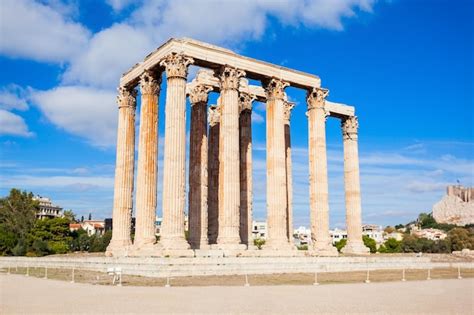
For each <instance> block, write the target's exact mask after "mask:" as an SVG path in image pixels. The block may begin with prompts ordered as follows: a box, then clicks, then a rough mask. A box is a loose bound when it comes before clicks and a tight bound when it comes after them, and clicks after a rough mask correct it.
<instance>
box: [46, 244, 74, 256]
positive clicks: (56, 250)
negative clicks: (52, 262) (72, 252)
mask: <svg viewBox="0 0 474 315" xmlns="http://www.w3.org/2000/svg"><path fill="white" fill-rule="evenodd" d="M48 249H49V251H50V252H51V253H52V254H65V253H67V252H68V251H69V246H68V244H67V243H66V242H64V241H51V242H48Z"/></svg>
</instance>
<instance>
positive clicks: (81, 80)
mask: <svg viewBox="0 0 474 315" xmlns="http://www.w3.org/2000/svg"><path fill="white" fill-rule="evenodd" d="M152 49H153V44H152V41H151V40H150V38H149V37H148V36H147V35H146V34H145V33H144V32H142V31H139V30H137V29H135V28H133V27H131V26H129V25H127V24H115V25H113V26H112V27H110V28H108V29H105V30H103V31H101V32H99V33H96V34H94V37H93V38H92V39H91V41H90V42H89V45H88V47H87V49H86V50H85V51H83V52H82V53H81V54H80V55H78V56H77V57H76V58H74V59H73V60H72V63H71V66H70V67H69V68H68V69H67V71H66V72H65V74H64V76H63V79H64V82H65V83H74V84H86V85H92V86H95V87H116V86H118V83H119V79H120V76H121V75H122V73H124V72H125V71H126V70H128V68H129V67H130V66H132V65H133V64H135V63H137V62H139V61H141V60H142V59H143V58H144V57H145V55H146V54H147V53H148V52H150V51H151V50H152Z"/></svg>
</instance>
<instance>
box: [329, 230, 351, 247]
mask: <svg viewBox="0 0 474 315" xmlns="http://www.w3.org/2000/svg"><path fill="white" fill-rule="evenodd" d="M329 235H331V239H332V243H333V244H335V243H336V242H339V241H340V240H342V239H344V238H347V231H346V230H341V229H338V228H335V229H334V230H330V231H329Z"/></svg>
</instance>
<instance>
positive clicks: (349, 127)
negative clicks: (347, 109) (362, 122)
mask: <svg viewBox="0 0 474 315" xmlns="http://www.w3.org/2000/svg"><path fill="white" fill-rule="evenodd" d="M341 127H342V136H343V137H344V139H345V140H347V139H353V140H355V139H357V130H358V129H359V121H358V119H357V116H350V117H347V118H346V119H344V120H342V122H341Z"/></svg>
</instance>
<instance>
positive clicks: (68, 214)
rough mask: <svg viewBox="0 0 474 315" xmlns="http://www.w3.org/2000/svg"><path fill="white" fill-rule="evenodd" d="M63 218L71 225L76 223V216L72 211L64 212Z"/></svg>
mask: <svg viewBox="0 0 474 315" xmlns="http://www.w3.org/2000/svg"><path fill="white" fill-rule="evenodd" d="M63 217H64V218H66V219H68V220H69V223H76V222H77V221H76V214H75V213H74V212H72V210H64V212H63Z"/></svg>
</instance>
